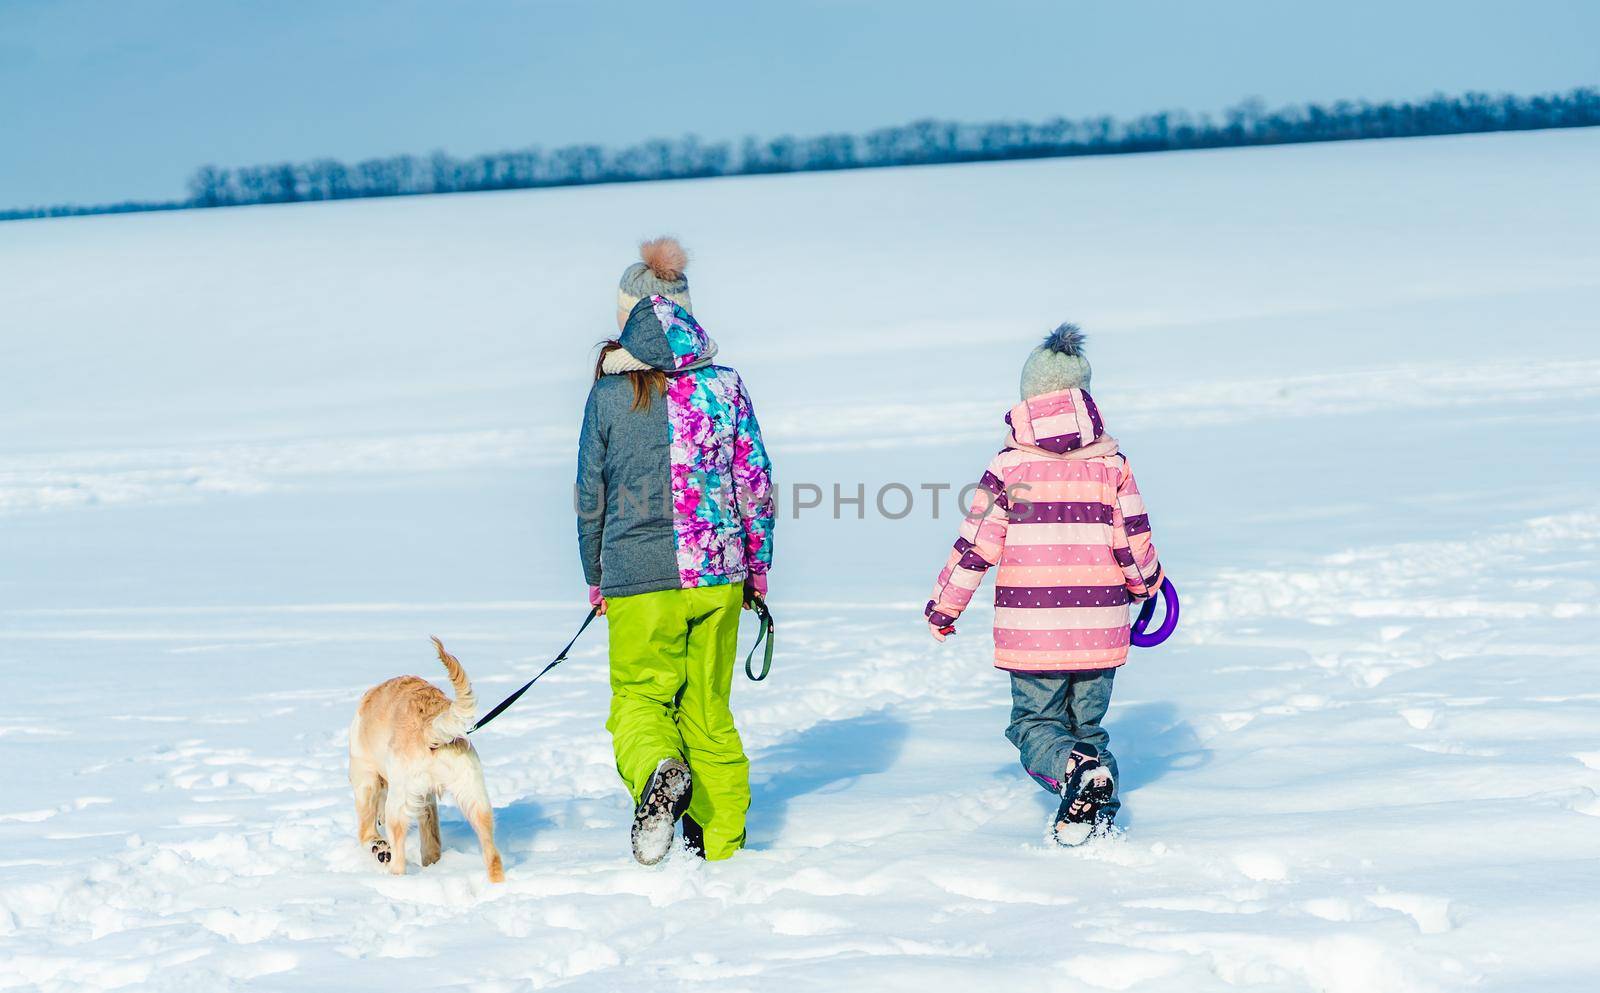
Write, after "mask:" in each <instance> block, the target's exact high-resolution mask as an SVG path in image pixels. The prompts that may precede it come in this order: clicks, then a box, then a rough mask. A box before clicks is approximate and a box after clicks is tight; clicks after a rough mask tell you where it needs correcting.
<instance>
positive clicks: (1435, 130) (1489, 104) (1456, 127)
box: [0, 87, 1600, 220]
mask: <svg viewBox="0 0 1600 993" xmlns="http://www.w3.org/2000/svg"><path fill="white" fill-rule="evenodd" d="M1594 125H1600V89H1597V88H1595V87H1584V88H1580V89H1575V90H1572V91H1570V92H1568V93H1560V94H1550V95H1545V96H1535V97H1519V96H1513V95H1509V94H1507V95H1501V96H1491V95H1489V94H1485V93H1464V94H1461V95H1459V96H1446V95H1444V94H1439V95H1437V96H1434V97H1432V98H1430V99H1428V100H1423V101H1419V102H1415V103H1390V102H1383V103H1368V102H1365V101H1359V102H1355V101H1346V100H1341V101H1338V102H1336V103H1332V104H1327V105H1324V104H1315V103H1312V104H1303V105H1299V106H1292V107H1280V108H1278V109H1275V110H1269V109H1267V108H1266V107H1265V106H1264V105H1263V104H1262V103H1261V101H1260V100H1247V101H1245V102H1244V103H1241V104H1239V105H1238V106H1236V107H1233V108H1231V109H1229V110H1227V111H1226V112H1224V113H1223V114H1222V116H1221V118H1220V119H1218V118H1214V117H1212V116H1211V115H1209V114H1189V113H1185V112H1183V111H1166V112H1162V113H1158V114H1146V115H1145V116H1143V117H1138V118H1134V119H1132V120H1117V119H1115V118H1111V117H1090V118H1083V119H1079V120H1068V119H1066V118H1060V117H1058V118H1054V119H1052V120H1048V121H1043V122H1038V123H1030V122H1025V121H997V122H993V123H989V124H958V123H953V122H949V121H936V120H927V121H917V122H915V123H912V124H907V125H904V126H901V127H889V128H879V129H878V130H876V131H870V132H868V133H866V134H862V135H856V134H825V135H817V136H814V137H809V138H795V137H790V136H787V135H785V136H783V137H779V138H771V139H756V138H746V139H744V141H743V142H742V143H740V144H739V146H738V148H737V149H735V148H734V146H733V145H732V144H731V143H729V142H711V143H705V142H702V141H701V140H700V139H699V138H696V137H693V136H689V137H685V138H680V139H678V140H676V141H667V140H653V141H646V142H643V143H641V144H637V145H630V146H628V147H626V148H620V149H610V148H605V147H603V146H600V145H570V146H567V147H565V148H557V149H551V150H548V151H547V150H545V149H541V148H538V147H534V148H526V149H520V150H517V151H509V152H495V153H491V154H487V155H476V156H473V157H471V158H465V159H458V158H454V157H452V156H450V155H447V154H445V153H444V152H435V153H433V154H432V155H431V156H428V157H426V158H420V157H417V156H414V155H396V156H391V157H388V158H376V159H366V160H364V161H361V162H357V163H354V164H347V163H344V162H340V161H337V160H335V159H317V160H314V161H311V162H300V163H293V162H283V163H278V164H274V165H258V166H243V167H239V168H233V169H223V168H218V167H216V166H211V165H208V166H202V167H201V168H200V169H198V170H197V171H196V172H195V174H194V175H193V176H192V177H191V178H190V179H189V194H190V195H189V198H188V199H186V200H177V201H170V202H159V203H147V202H129V203H122V204H109V205H102V206H93V207H88V206H62V207H43V208H28V209H22V210H10V211H0V220H13V219H19V218H29V217H60V216H68V215H73V214H103V213H120V212H124V211H140V210H174V209H181V208H186V207H228V206H235V205H241V204H258V203H300V202H305V201H312V200H349V199H355V198H360V197H392V196H412V195H416V194H422V193H461V192H468V191H476V190H516V189H532V188H537V187H547V186H584V185H589V184H594V183H632V182H645V181H650V180H662V179H698V178H704V177H710V176H750V175H761V174H767V173H783V172H823V171H829V170H836V169H872V168H883V167H886V166H906V165H928V164H933V163H947V162H994V161H1004V160H1008V159H1039V158H1057V157H1064V156H1073V155H1115V154H1123V153H1131V152H1159V151H1170V150H1175V149H1194V148H1232V147H1239V146H1245V145H1283V144H1291V143H1297V142H1311V141H1348V140H1353V139H1360V138H1407V137H1416V136H1421V135H1444V134H1467V133H1472V132H1482V131H1532V130H1538V129H1545V128H1574V127H1590V126H1594Z"/></svg>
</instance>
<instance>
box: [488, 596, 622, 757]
mask: <svg viewBox="0 0 1600 993" xmlns="http://www.w3.org/2000/svg"><path fill="white" fill-rule="evenodd" d="M599 613H600V608H599V607H590V608H589V616H588V617H585V618H584V619H583V623H582V624H580V625H578V633H577V634H575V635H573V636H572V640H571V641H569V642H567V647H566V648H563V649H562V650H561V654H560V655H557V656H556V657H555V658H553V659H551V660H550V664H549V665H547V666H545V667H544V668H543V669H540V670H539V676H543V675H544V674H545V673H547V672H549V671H550V670H551V669H554V668H555V667H556V666H558V665H560V664H561V663H563V662H565V661H566V660H567V653H568V652H570V651H572V646H573V645H576V644H577V643H578V639H579V638H581V637H583V632H584V631H585V630H587V629H588V627H589V625H590V624H592V623H594V619H595V617H597V616H598V615H599ZM539 676H534V677H533V678H532V679H530V680H528V681H527V682H526V683H523V684H522V689H520V690H518V691H517V692H515V693H513V694H511V695H510V696H508V697H506V698H505V699H504V700H501V701H500V703H499V704H498V705H497V706H496V707H495V708H494V709H493V710H491V711H489V712H488V713H487V714H484V715H483V720H481V721H479V722H478V723H476V724H474V725H472V727H471V728H469V729H468V730H467V733H468V734H471V733H472V732H473V731H476V730H478V729H479V728H481V727H483V726H484V725H485V724H487V723H489V722H490V721H492V720H494V719H495V718H496V717H499V716H500V713H501V711H503V710H505V709H506V708H507V707H509V706H511V705H512V704H514V703H516V702H517V700H518V698H519V697H521V696H522V694H524V693H526V692H528V687H530V686H532V685H533V684H534V683H537V682H538V681H539Z"/></svg>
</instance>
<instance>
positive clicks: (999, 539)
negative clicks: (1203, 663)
mask: <svg viewBox="0 0 1600 993" xmlns="http://www.w3.org/2000/svg"><path fill="white" fill-rule="evenodd" d="M1082 346H1083V335H1082V333H1081V332H1080V331H1079V330H1078V328H1077V326H1076V325H1072V324H1063V325H1061V326H1060V327H1058V328H1057V329H1056V330H1055V331H1053V332H1052V333H1051V334H1050V335H1049V337H1047V338H1046V339H1045V341H1044V344H1043V345H1041V346H1039V347H1038V348H1036V349H1034V351H1033V354H1032V355H1030V356H1029V358H1028V361H1027V363H1026V364H1025V365H1024V366H1023V369H1022V402H1021V403H1019V404H1017V405H1016V406H1015V407H1012V408H1011V412H1010V413H1008V414H1007V415H1006V427H1007V437H1006V444H1005V447H1004V448H1002V449H1001V450H1000V452H999V454H997V455H996V456H995V457H994V459H993V460H992V461H991V462H990V463H989V468H988V470H987V471H986V472H985V473H984V474H983V478H982V479H981V480H980V481H979V483H978V487H977V489H976V491H975V497H974V500H973V503H972V509H971V512H970V513H969V514H968V516H967V518H966V520H965V521H964V522H963V523H962V525H961V535H960V537H958V538H957V539H956V545H955V549H954V551H952V552H951V553H950V557H949V561H948V562H947V563H946V564H945V567H944V570H943V571H942V572H940V573H939V578H938V581H937V582H936V583H935V584H934V589H933V599H931V600H929V601H928V605H927V608H926V609H925V610H924V613H925V614H926V615H927V618H928V623H929V625H931V627H932V631H933V636H934V638H935V639H937V640H938V641H943V640H944V639H945V636H946V635H948V634H951V633H952V632H954V631H955V622H956V618H957V617H959V616H961V612H962V611H963V610H965V609H966V607H967V604H968V603H969V602H970V601H971V600H972V595H973V593H975V592H976V591H977V589H978V585H979V584H980V583H982V582H983V574H984V573H985V572H987V571H988V570H989V569H990V568H991V567H993V566H998V567H999V571H998V575H997V576H996V578H995V590H994V658H995V662H994V664H995V666H996V667H997V668H1000V669H1004V670H1006V671H1008V672H1009V673H1010V674H1011V724H1010V726H1009V727H1008V728H1007V729H1006V737H1007V738H1009V739H1010V740H1011V742H1012V744H1014V745H1016V746H1017V750H1018V751H1019V752H1020V753H1021V756H1022V767H1023V769H1025V770H1026V771H1027V773H1028V775H1030V776H1032V777H1033V779H1034V781H1035V782H1037V783H1038V784H1039V785H1040V786H1042V787H1044V788H1045V789H1046V790H1048V791H1050V792H1051V793H1055V794H1058V795H1059V796H1060V797H1061V805H1060V808H1059V810H1058V811H1057V813H1056V817H1055V819H1054V820H1053V821H1052V822H1051V828H1050V830H1051V834H1052V836H1053V837H1054V838H1055V839H1056V840H1057V841H1058V842H1060V843H1062V844H1069V845H1070V844H1077V843H1080V842H1082V841H1083V840H1085V839H1086V838H1087V837H1088V836H1089V835H1090V834H1091V833H1093V832H1095V831H1100V832H1105V831H1108V830H1110V825H1111V820H1112V818H1113V817H1115V816H1116V812H1117V808H1118V801H1117V796H1116V772H1117V764H1116V759H1114V758H1113V757H1112V755H1111V751H1110V749H1109V748H1108V747H1107V745H1108V743H1109V741H1110V735H1109V734H1108V733H1107V732H1106V729H1105V728H1104V727H1103V726H1101V720H1102V719H1103V718H1104V717H1105V714H1106V709H1107V707H1108V706H1109V705H1110V703H1111V683H1112V680H1113V678H1114V677H1115V676H1116V672H1117V667H1118V666H1121V665H1122V664H1123V663H1124V662H1126V661H1127V658H1128V604H1129V603H1132V602H1135V601H1139V600H1146V599H1149V598H1150V597H1151V596H1153V595H1154V594H1155V592H1156V591H1157V589H1159V588H1160V586H1161V581H1162V573H1161V563H1160V561H1159V560H1158V559H1157V558H1156V549H1155V545H1154V544H1153V543H1152V542H1151V540H1150V518H1149V515H1148V514H1146V513H1145V508H1144V499H1143V498H1142V497H1141V496H1140V495H1139V486H1138V484H1137V483H1135V482H1134V481H1133V471H1132V470H1131V469H1129V468H1128V460H1127V458H1126V457H1124V456H1123V455H1122V454H1121V453H1120V452H1119V451H1118V448H1117V440H1116V439H1115V438H1113V437H1111V436H1110V435H1109V434H1107V433H1106V430H1105V424H1104V422H1103V421H1102V420H1101V418H1100V409H1099V408H1098V407H1097V406H1095V402H1094V398H1093V397H1091V396H1090V395H1089V374H1090V369H1089V361H1088V359H1086V358H1084V356H1083V350H1082Z"/></svg>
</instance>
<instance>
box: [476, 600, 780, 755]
mask: <svg viewBox="0 0 1600 993" xmlns="http://www.w3.org/2000/svg"><path fill="white" fill-rule="evenodd" d="M746 602H748V603H749V604H750V609H751V610H753V611H755V612H756V616H757V617H758V618H760V619H761V630H760V631H758V632H757V633H756V643H755V644H754V645H751V646H750V654H748V655H746V656H745V657H744V674H745V675H746V676H749V677H750V680H751V681H752V682H756V683H759V682H761V681H762V680H763V679H766V678H767V674H768V673H770V672H771V671H772V649H773V636H772V611H770V610H768V609H767V601H765V600H763V599H762V598H761V597H760V596H759V595H757V594H755V593H751V594H750V596H749V598H748V600H747V601H746ZM599 615H600V608H599V607H590V608H589V616H588V617H585V618H584V619H583V623H582V624H580V625H578V633H577V634H574V635H573V636H572V640H571V641H569V642H567V647H565V648H563V649H562V650H561V653H560V654H558V655H557V656H556V657H555V658H553V659H551V660H550V664H549V665H547V666H545V667H544V668H543V669H540V670H539V674H538V675H537V676H534V677H533V678H532V679H530V680H528V681H527V682H526V683H523V684H522V688H521V689H519V690H517V691H516V692H515V693H513V694H511V695H510V696H508V697H506V698H505V699H504V700H501V701H500V702H499V703H498V704H496V705H495V708H494V709H493V710H491V711H489V712H488V713H487V714H484V715H483V719H482V720H480V721H479V722H478V723H476V724H474V725H472V727H471V728H469V729H468V730H467V733H468V734H471V733H472V732H474V731H476V730H478V729H479V728H481V727H483V726H484V725H485V724H487V723H489V722H490V721H492V720H494V719H495V718H496V717H499V716H500V715H501V714H502V713H504V712H505V709H506V708H507V707H509V706H511V705H512V704H514V703H516V702H517V701H518V700H520V699H521V698H522V694H524V693H526V692H528V690H529V689H530V688H531V687H532V686H533V684H534V683H537V682H538V681H539V678H540V676H543V675H544V674H545V673H547V672H549V671H550V670H551V669H554V668H555V667H556V666H558V665H560V664H561V663H563V662H565V661H566V660H567V653H568V652H570V651H572V646H573V645H576V644H577V643H578V639H579V638H581V637H583V632H585V631H587V630H588V629H589V625H590V624H593V623H594V619H595V618H596V617H598V616H599ZM763 644H765V645H766V652H764V653H763V654H762V656H761V675H759V676H758V675H756V670H755V666H754V665H753V664H752V663H754V661H755V657H756V649H758V648H760V647H761V646H762V645H763Z"/></svg>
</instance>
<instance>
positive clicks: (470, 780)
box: [455, 755, 506, 883]
mask: <svg viewBox="0 0 1600 993" xmlns="http://www.w3.org/2000/svg"><path fill="white" fill-rule="evenodd" d="M463 773H464V774H463V775H462V776H461V777H460V778H459V779H458V780H457V782H458V785H459V787H460V788H459V789H457V790H456V791H455V796H456V803H458V804H460V806H461V812H462V813H463V814H466V815H467V823H468V824H471V825H472V830H473V832H474V833H476V834H477V836H478V847H479V848H480V849H482V850H483V867H484V868H485V869H486V870H488V872H489V882H491V883H503V882H505V881H506V872H505V867H504V866H503V864H502V863H501V861H500V849H498V848H496V847H495V845H494V807H492V806H491V805H490V804H489V788H488V787H487V786H485V785H484V782H483V766H482V765H480V764H479V763H478V761H477V756H476V755H473V756H472V764H471V768H469V769H466V770H463Z"/></svg>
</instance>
